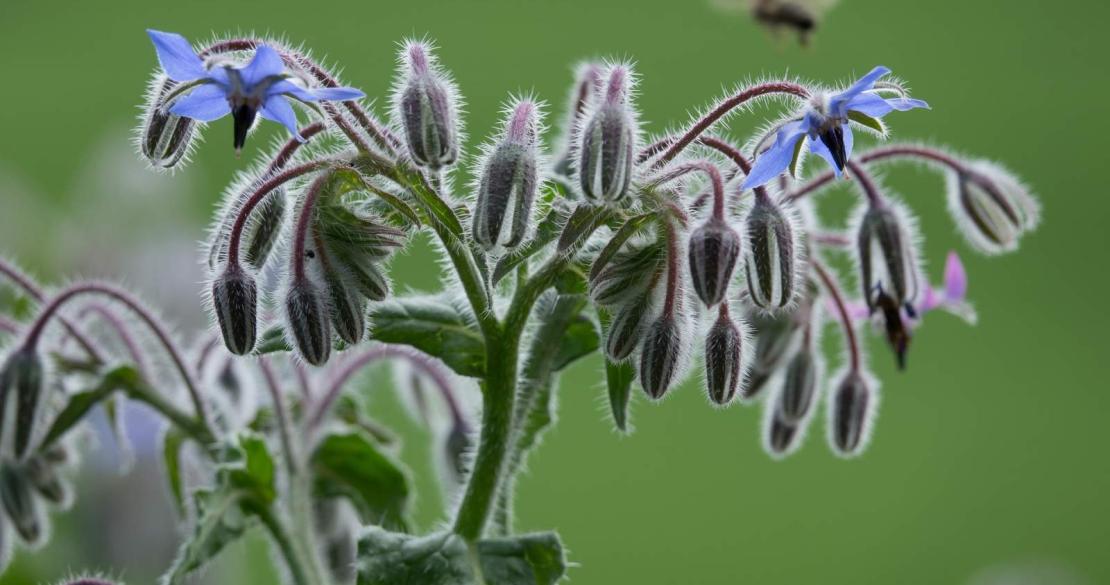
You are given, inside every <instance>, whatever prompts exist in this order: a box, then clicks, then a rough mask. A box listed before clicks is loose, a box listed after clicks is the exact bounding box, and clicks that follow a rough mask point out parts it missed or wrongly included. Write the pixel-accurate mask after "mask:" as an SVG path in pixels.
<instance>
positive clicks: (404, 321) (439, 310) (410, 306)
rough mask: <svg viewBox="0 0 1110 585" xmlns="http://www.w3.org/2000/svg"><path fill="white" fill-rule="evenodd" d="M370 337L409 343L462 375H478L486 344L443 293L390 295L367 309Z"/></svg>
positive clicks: (469, 321) (385, 341) (479, 374)
mask: <svg viewBox="0 0 1110 585" xmlns="http://www.w3.org/2000/svg"><path fill="white" fill-rule="evenodd" d="M370 337H371V338H372V339H376V340H378V341H381V342H383V343H401V344H404V345H411V346H412V347H415V348H416V349H419V350H420V351H422V352H424V353H426V354H428V355H431V356H434V357H437V358H439V359H440V360H442V361H443V363H444V364H446V365H447V367H449V368H451V369H452V370H455V371H456V372H458V373H459V374H461V375H463V376H472V377H476V378H477V377H482V376H483V375H484V374H485V371H486V346H485V341H484V340H483V338H482V334H481V333H479V332H478V330H477V329H475V328H474V327H473V326H472V325H471V318H470V316H469V314H467V313H465V312H464V310H463V309H461V308H460V307H458V306H457V305H455V304H454V303H451V302H450V299H449V297H447V296H446V295H436V296H422V297H408V298H394V299H390V300H388V301H385V302H381V303H377V304H375V305H374V306H373V308H372V309H371V311H370Z"/></svg>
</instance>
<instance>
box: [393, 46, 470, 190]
mask: <svg viewBox="0 0 1110 585" xmlns="http://www.w3.org/2000/svg"><path fill="white" fill-rule="evenodd" d="M428 50H429V47H428V46H427V45H425V44H424V43H420V42H410V43H408V44H407V46H405V48H404V49H403V54H402V57H401V60H402V61H403V67H404V68H405V69H404V71H403V75H404V76H405V79H404V82H403V83H402V85H401V89H400V91H399V92H398V93H397V96H396V98H395V100H394V101H395V102H396V104H395V107H396V110H397V115H398V117H399V119H400V123H401V124H400V125H401V127H402V128H403V129H404V134H405V142H406V143H407V144H408V149H409V154H410V155H411V156H412V160H413V161H414V162H415V163H416V164H418V165H420V166H424V167H428V168H431V169H439V168H442V167H445V166H449V165H451V164H454V162H455V160H456V159H457V158H458V153H459V138H458V120H457V113H456V106H455V99H454V96H453V93H454V86H453V85H452V83H451V82H450V80H448V79H447V78H446V77H445V76H444V75H443V74H442V73H441V72H440V71H439V69H438V67H437V66H436V63H435V61H434V58H433V57H432V55H430V54H429V52H428Z"/></svg>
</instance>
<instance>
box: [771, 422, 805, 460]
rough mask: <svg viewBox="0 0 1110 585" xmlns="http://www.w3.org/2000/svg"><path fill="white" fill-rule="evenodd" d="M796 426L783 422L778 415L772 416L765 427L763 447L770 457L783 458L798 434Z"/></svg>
mask: <svg viewBox="0 0 1110 585" xmlns="http://www.w3.org/2000/svg"><path fill="white" fill-rule="evenodd" d="M798 431H799V428H798V426H797V425H795V424H792V423H789V422H786V421H784V420H783V419H782V418H781V417H780V416H779V415H778V414H772V415H771V419H770V422H769V423H768V424H767V426H766V431H765V432H766V441H765V442H764V446H765V447H766V449H767V452H768V453H770V454H771V456H772V457H776V458H779V457H783V456H785V455H787V454H788V453H789V452H790V451H791V449H792V448H793V447H794V446H795V441H796V440H797V438H798V435H799V434H800V433H799V432H798Z"/></svg>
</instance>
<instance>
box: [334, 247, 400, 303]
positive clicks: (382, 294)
mask: <svg viewBox="0 0 1110 585" xmlns="http://www.w3.org/2000/svg"><path fill="white" fill-rule="evenodd" d="M345 267H346V268H347V271H348V273H349V275H350V277H351V284H353V285H354V287H355V290H357V291H358V293H359V294H360V295H362V296H364V297H366V298H367V299H370V300H371V301H383V300H385V298H386V297H388V296H389V278H387V277H386V275H385V274H384V273H383V272H382V271H381V269H379V268H378V266H377V264H376V263H374V262H371V261H370V260H368V259H366V258H361V259H352V258H348V259H347V263H346V264H345Z"/></svg>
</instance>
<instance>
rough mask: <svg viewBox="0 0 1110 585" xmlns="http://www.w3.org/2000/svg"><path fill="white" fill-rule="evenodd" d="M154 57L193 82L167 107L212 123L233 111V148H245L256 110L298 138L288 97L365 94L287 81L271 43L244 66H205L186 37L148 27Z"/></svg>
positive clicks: (347, 97) (172, 76)
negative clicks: (303, 85) (308, 86)
mask: <svg viewBox="0 0 1110 585" xmlns="http://www.w3.org/2000/svg"><path fill="white" fill-rule="evenodd" d="M146 32H147V34H148V35H150V40H151V41H153V42H154V50H155V52H157V53H158V62H159V63H160V64H161V65H162V69H163V70H164V71H165V72H166V75H167V76H168V77H169V78H170V79H172V80H173V81H176V82H178V83H187V84H190V85H195V86H196V88H195V89H192V90H191V91H189V92H188V93H186V94H185V95H183V96H181V97H179V98H177V99H176V101H174V102H173V105H171V106H170V109H169V111H170V113H171V114H175V115H178V116H182V117H185V118H192V119H194V120H197V121H200V122H211V121H213V120H217V119H219V118H222V117H224V116H226V115H228V114H231V116H232V118H234V120H235V128H234V132H235V150H236V151H238V150H240V149H241V148H242V147H243V143H244V142H245V141H246V139H247V131H248V130H250V128H251V126H252V125H253V124H254V119H255V116H256V115H261V116H262V117H263V118H265V119H267V120H273V121H274V122H278V123H279V124H281V125H282V126H285V127H286V128H288V129H289V132H290V133H292V134H293V136H296V137H297V140H300V141H302V142H303V141H304V138H302V137H301V135H300V134H299V133H298V132H297V115H296V113H295V112H294V111H293V106H292V105H291V104H290V103H289V101H288V98H290V97H291V98H294V99H297V100H300V101H302V102H318V101H344V100H352V99H358V98H361V97H363V96H364V95H365V94H363V93H362V92H361V91H359V90H357V89H354V88H350V87H322V88H304V87H301V86H300V85H297V84H296V83H295V82H293V81H292V80H291V78H292V75H290V74H289V73H286V71H285V62H284V61H282V58H281V55H280V54H278V52H277V51H276V50H274V49H273V48H272V47H269V46H266V45H261V46H259V47H258V48H257V49H255V52H254V58H253V59H251V61H250V63H248V64H246V65H245V66H243V67H234V66H231V65H216V66H212V67H211V68H209V67H206V66H205V64H204V61H203V60H202V59H201V58H200V57H199V56H198V55H197V54H196V51H194V50H193V47H192V46H191V45H190V44H189V41H187V40H186V39H185V37H183V36H181V35H179V34H175V33H166V32H160V31H156V30H149V29H148V30H147V31H146Z"/></svg>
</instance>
